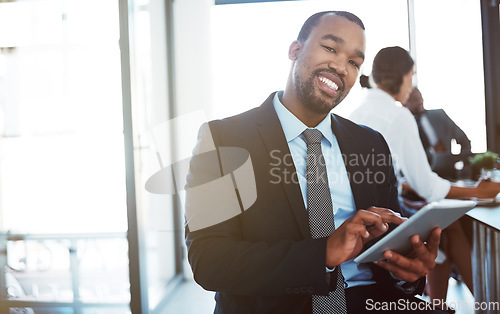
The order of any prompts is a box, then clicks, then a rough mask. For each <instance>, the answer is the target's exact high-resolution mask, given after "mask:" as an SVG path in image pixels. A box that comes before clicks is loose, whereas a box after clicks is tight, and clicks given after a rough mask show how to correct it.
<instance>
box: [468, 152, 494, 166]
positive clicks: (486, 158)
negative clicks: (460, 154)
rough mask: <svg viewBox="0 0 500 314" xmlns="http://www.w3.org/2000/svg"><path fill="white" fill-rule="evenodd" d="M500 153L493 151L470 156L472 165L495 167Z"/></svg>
mask: <svg viewBox="0 0 500 314" xmlns="http://www.w3.org/2000/svg"><path fill="white" fill-rule="evenodd" d="M498 157H499V155H498V154H497V153H493V152H484V153H480V154H476V155H474V156H473V157H471V158H469V161H470V163H471V165H472V167H474V168H476V169H493V168H495V167H496V165H497V160H498Z"/></svg>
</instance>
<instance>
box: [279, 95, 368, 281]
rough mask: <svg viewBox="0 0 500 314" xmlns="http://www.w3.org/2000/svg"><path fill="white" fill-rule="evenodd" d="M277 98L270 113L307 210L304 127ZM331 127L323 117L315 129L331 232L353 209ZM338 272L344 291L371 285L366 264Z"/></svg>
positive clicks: (351, 263) (347, 266) (345, 266)
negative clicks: (287, 151)
mask: <svg viewBox="0 0 500 314" xmlns="http://www.w3.org/2000/svg"><path fill="white" fill-rule="evenodd" d="M278 95H282V92H279V93H276V95H275V97H274V100H273V102H274V109H275V110H276V113H277V115H278V119H279V120H280V123H281V127H282V128H283V132H284V133H285V137H286V141H287V143H288V147H289V149H290V153H291V154H292V160H293V163H294V165H295V170H296V171H297V177H298V181H299V186H300V190H301V192H302V198H303V199H304V204H306V208H307V180H306V158H307V143H306V140H305V138H304V136H303V135H302V132H304V130H305V129H307V128H308V127H307V126H306V125H305V124H304V123H302V122H301V121H300V120H299V119H298V118H297V117H296V116H294V115H293V114H292V113H291V112H290V111H289V110H288V109H287V108H285V106H283V104H282V103H281V101H280V100H279V97H278ZM331 125H332V121H331V116H330V115H327V116H326V118H325V119H324V120H323V121H321V122H320V123H319V124H318V125H317V126H316V127H315V129H318V130H319V131H320V132H321V134H322V135H323V137H322V138H321V151H322V153H323V156H324V158H325V163H326V171H327V178H328V184H329V186H330V195H331V197H332V204H333V213H334V221H335V228H338V227H339V226H340V225H341V224H342V223H344V221H346V220H347V219H349V218H351V217H352V216H354V214H355V213H356V206H355V204H354V197H353V195H352V190H351V185H350V183H349V179H348V176H347V170H346V168H345V165H344V160H343V159H342V154H341V152H340V147H339V145H338V142H337V139H336V137H335V135H334V134H333V131H332V126H331ZM341 268H342V274H343V275H344V279H345V282H346V284H347V287H354V286H361V285H369V284H374V283H375V281H374V280H372V277H373V274H372V272H371V270H370V267H369V266H368V264H357V263H355V262H354V261H353V260H349V261H347V262H345V263H342V265H341Z"/></svg>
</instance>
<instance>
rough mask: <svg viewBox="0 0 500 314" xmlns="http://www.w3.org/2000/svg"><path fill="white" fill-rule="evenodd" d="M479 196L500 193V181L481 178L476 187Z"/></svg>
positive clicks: (489, 196) (486, 196)
mask: <svg viewBox="0 0 500 314" xmlns="http://www.w3.org/2000/svg"><path fill="white" fill-rule="evenodd" d="M474 190H475V191H474V194H475V195H474V196H475V197H477V198H493V197H495V196H497V194H498V193H500V183H499V182H493V181H491V180H479V181H478V182H477V184H476V186H475V188H474Z"/></svg>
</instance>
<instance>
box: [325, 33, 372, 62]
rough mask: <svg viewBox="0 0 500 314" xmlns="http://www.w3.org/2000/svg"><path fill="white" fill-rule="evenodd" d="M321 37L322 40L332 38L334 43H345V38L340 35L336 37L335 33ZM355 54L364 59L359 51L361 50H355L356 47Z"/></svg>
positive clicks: (363, 55)
mask: <svg viewBox="0 0 500 314" xmlns="http://www.w3.org/2000/svg"><path fill="white" fill-rule="evenodd" d="M321 39H323V40H332V41H334V42H336V43H339V44H345V40H344V39H342V38H340V37H337V36H335V35H332V34H326V35H324V36H323V37H321ZM356 56H358V57H359V58H361V59H363V60H365V54H364V53H363V52H362V51H361V50H357V49H356Z"/></svg>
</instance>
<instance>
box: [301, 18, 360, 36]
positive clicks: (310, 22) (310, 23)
mask: <svg viewBox="0 0 500 314" xmlns="http://www.w3.org/2000/svg"><path fill="white" fill-rule="evenodd" d="M326 14H335V15H339V16H343V17H345V18H346V19H348V20H349V21H351V22H354V23H356V24H358V25H359V26H360V27H361V28H362V29H365V25H363V22H362V21H361V20H360V19H359V17H357V16H356V15H354V14H352V13H350V12H347V11H323V12H318V13H315V14H313V15H311V16H310V17H309V18H308V19H307V20H306V21H305V22H304V25H302V28H301V29H300V32H299V35H298V36H297V40H298V41H300V42H304V41H306V40H307V38H309V35H310V34H311V32H312V30H313V29H314V27H316V25H318V23H319V20H321V18H322V17H323V15H326Z"/></svg>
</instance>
